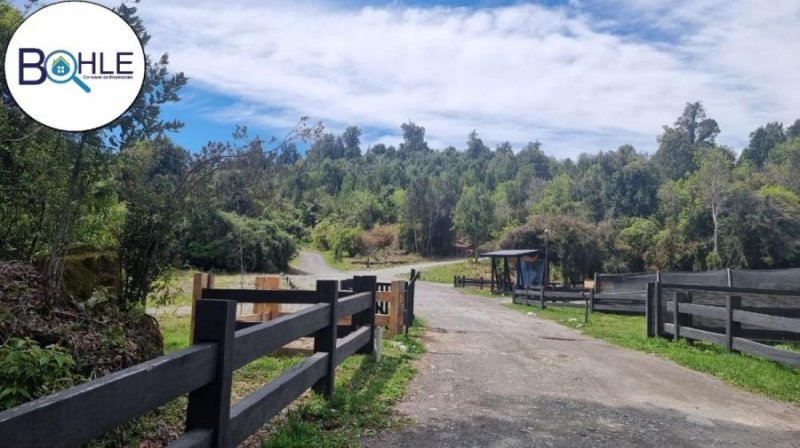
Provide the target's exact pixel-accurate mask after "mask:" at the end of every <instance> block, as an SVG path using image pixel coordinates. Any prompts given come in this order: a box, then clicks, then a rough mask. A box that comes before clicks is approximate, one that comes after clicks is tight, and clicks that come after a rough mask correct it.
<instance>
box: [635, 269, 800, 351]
mask: <svg viewBox="0 0 800 448" xmlns="http://www.w3.org/2000/svg"><path fill="white" fill-rule="evenodd" d="M646 297H647V305H646V311H647V334H648V336H651V337H665V336H669V337H671V338H672V339H673V340H677V339H678V338H685V339H689V340H700V341H708V342H713V343H716V344H720V345H723V346H725V347H726V348H727V350H728V351H738V352H742V353H749V354H752V355H756V356H760V357H763V358H767V359H771V360H773V361H777V362H780V363H783V364H788V365H791V366H800V353H799V352H795V351H791V350H783V349H780V348H777V347H775V346H773V345H769V344H765V343H763V342H764V341H772V342H781V341H798V340H800V338H798V336H800V316H797V317H787V314H796V310H797V308H796V307H794V308H792V309H791V310H787V308H785V307H780V306H776V304H780V303H787V302H788V303H792V302H794V303H795V304H800V291H782V290H771V289H751V288H729V287H720V286H691V285H675V284H667V283H648V285H647V295H646ZM787 311H789V312H788V313H787Z"/></svg>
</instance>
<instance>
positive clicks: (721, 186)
mask: <svg viewBox="0 0 800 448" xmlns="http://www.w3.org/2000/svg"><path fill="white" fill-rule="evenodd" d="M734 159H735V157H734V155H733V153H732V152H731V151H730V150H728V149H726V148H713V149H711V150H709V151H706V152H704V153H703V154H702V156H701V157H700V161H699V163H698V164H699V169H698V170H697V173H695V175H694V176H693V177H694V179H693V180H694V182H696V184H697V186H698V188H699V194H700V197H701V199H702V200H703V201H704V202H705V204H706V206H707V207H708V211H709V212H710V213H711V221H712V223H713V226H714V234H713V237H712V238H713V256H712V260H710V261H709V262H708V263H707V264H708V266H709V267H710V268H720V267H722V266H721V263H722V258H721V257H720V251H719V234H720V215H721V214H722V206H723V204H724V203H725V200H726V197H727V192H728V191H729V190H730V187H731V178H732V175H731V170H732V169H733V161H734Z"/></svg>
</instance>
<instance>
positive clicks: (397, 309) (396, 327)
mask: <svg viewBox="0 0 800 448" xmlns="http://www.w3.org/2000/svg"><path fill="white" fill-rule="evenodd" d="M390 291H391V292H392V301H391V302H390V303H389V336H390V337H391V336H394V335H396V334H398V333H400V332H402V331H403V323H404V322H403V315H404V312H405V301H406V300H405V299H406V282H405V281H403V280H395V281H393V282H392V286H391V289H390Z"/></svg>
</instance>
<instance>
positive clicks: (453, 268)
mask: <svg viewBox="0 0 800 448" xmlns="http://www.w3.org/2000/svg"><path fill="white" fill-rule="evenodd" d="M456 275H458V276H462V275H463V276H465V277H467V278H480V277H481V276H482V277H483V278H485V279H487V280H489V279H491V278H492V265H491V264H490V263H489V260H488V259H480V260H478V262H477V263H476V262H475V261H474V260H473V259H471V258H470V259H468V260H464V261H462V262H459V263H452V264H444V265H441V266H433V267H430V268H426V269H424V270H423V271H422V280H425V281H426V282H434V283H448V284H451V285H452V284H453V277H455V276H456Z"/></svg>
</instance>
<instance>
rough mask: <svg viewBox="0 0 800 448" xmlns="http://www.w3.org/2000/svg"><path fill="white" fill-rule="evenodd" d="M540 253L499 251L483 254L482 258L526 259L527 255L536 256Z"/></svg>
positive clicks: (519, 250) (532, 251)
mask: <svg viewBox="0 0 800 448" xmlns="http://www.w3.org/2000/svg"><path fill="white" fill-rule="evenodd" d="M538 253H539V249H513V250H498V251H494V252H486V253H485V254H481V257H524V256H525V255H535V254H538Z"/></svg>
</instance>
